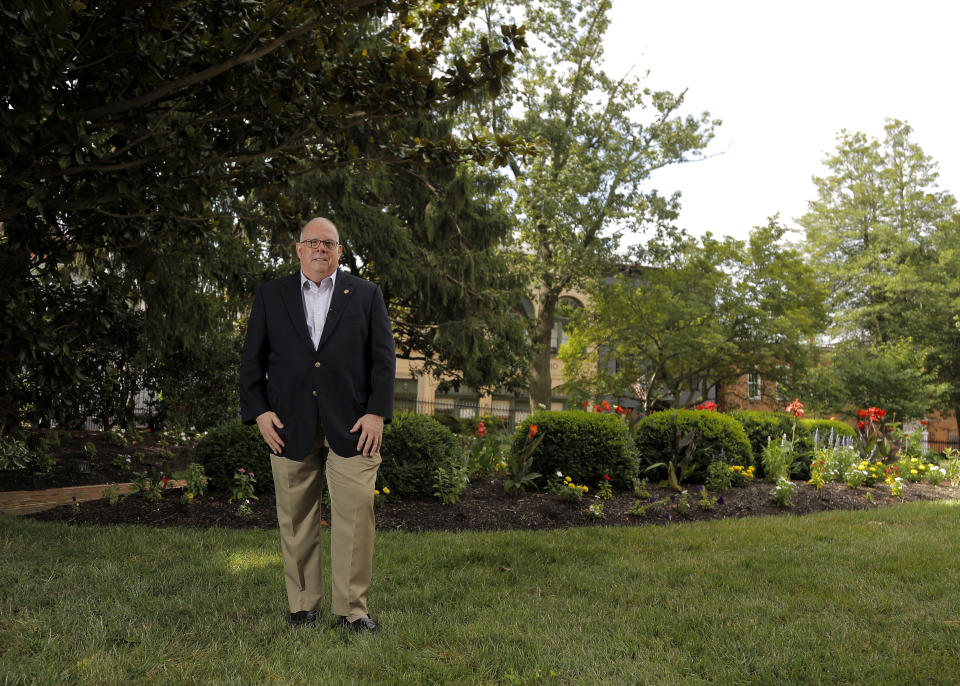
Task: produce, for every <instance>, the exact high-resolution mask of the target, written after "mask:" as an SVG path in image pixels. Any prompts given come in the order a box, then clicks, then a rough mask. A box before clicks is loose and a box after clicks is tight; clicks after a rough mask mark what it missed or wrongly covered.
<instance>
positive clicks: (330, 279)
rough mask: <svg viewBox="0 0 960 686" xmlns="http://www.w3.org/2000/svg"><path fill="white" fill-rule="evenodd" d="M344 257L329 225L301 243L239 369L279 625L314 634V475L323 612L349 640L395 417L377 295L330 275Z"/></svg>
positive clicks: (265, 302) (392, 362) (362, 603)
mask: <svg viewBox="0 0 960 686" xmlns="http://www.w3.org/2000/svg"><path fill="white" fill-rule="evenodd" d="M342 254H343V246H342V245H341V244H340V235H339V232H338V231H337V227H336V226H334V224H333V222H331V221H330V220H328V219H322V218H318V219H312V220H311V221H309V222H308V223H307V224H306V225H305V226H304V227H303V230H302V231H301V233H300V240H299V241H298V242H297V256H298V257H299V258H300V272H299V273H298V274H294V275H291V276H287V277H283V278H280V279H276V280H275V281H270V282H267V283H264V284H262V285H261V286H260V287H259V288H258V289H257V293H256V296H255V298H254V301H253V310H252V311H251V313H250V321H249V323H248V325H247V336H246V341H245V342H244V346H243V357H242V361H241V364H240V405H241V410H242V417H243V421H244V423H246V424H253V423H254V422H256V424H257V427H258V428H259V429H260V433H261V434H262V435H263V440H264V441H265V442H266V444H267V446H268V447H269V448H270V451H271V452H272V454H271V456H270V462H271V466H272V468H273V481H274V486H275V489H276V494H277V521H278V523H279V525H280V539H281V544H282V550H283V571H284V577H285V580H286V587H287V599H288V600H289V603H290V618H289V623H290V624H291V625H294V626H303V625H307V626H312V625H314V624H316V621H317V617H318V613H319V608H320V604H321V602H322V600H323V570H322V558H321V546H320V531H321V529H320V527H321V517H320V501H321V498H322V495H323V480H322V476H321V471H322V470H323V466H324V464H323V461H324V458H326V481H327V486H328V488H329V489H330V509H331V531H330V535H331V542H330V558H331V559H330V566H331V575H330V576H331V587H332V594H331V609H332V610H333V613H334V614H335V615H338V623H339V624H341V625H343V626H346V627H348V628H350V629H351V630H352V631H355V632H364V631H371V632H372V631H376V630H377V625H376V623H375V622H374V621H373V619H371V618H370V615H369V612H368V611H367V591H368V590H369V588H370V579H371V576H372V566H373V538H374V514H373V491H374V486H375V483H376V478H377V468H378V467H379V466H380V444H381V441H382V438H383V425H384V422H389V421H390V418H391V416H392V414H393V388H394V377H395V371H396V358H395V348H394V342H393V332H392V331H391V329H390V321H389V319H388V318H387V308H386V305H385V304H384V301H383V294H382V293H381V292H380V289H379V288H378V287H377V286H376V285H375V284H373V283H370V282H369V281H364V280H363V279H359V278H357V277H356V276H353V275H351V274H348V273H345V272H342V271H340V270H338V269H337V265H338V263H339V261H340V256H341V255H342Z"/></svg>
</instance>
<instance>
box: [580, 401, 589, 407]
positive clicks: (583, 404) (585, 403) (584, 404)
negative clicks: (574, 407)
mask: <svg viewBox="0 0 960 686" xmlns="http://www.w3.org/2000/svg"><path fill="white" fill-rule="evenodd" d="M589 404H590V401H589V400H584V401H583V402H582V403H580V407H586V406H587V405H589Z"/></svg>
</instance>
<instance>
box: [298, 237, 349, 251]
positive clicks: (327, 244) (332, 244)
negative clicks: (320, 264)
mask: <svg viewBox="0 0 960 686" xmlns="http://www.w3.org/2000/svg"><path fill="white" fill-rule="evenodd" d="M297 242H298V243H301V244H303V245H308V246H310V248H312V249H313V250H316V249H317V248H319V247H320V246H321V245H322V246H323V247H324V248H326V249H327V250H333V249H334V248H336V247H337V246H338V245H340V244H339V243H338V242H337V241H331V240H329V239H328V240H320V239H319V238H308V239H306V240H303V241H297Z"/></svg>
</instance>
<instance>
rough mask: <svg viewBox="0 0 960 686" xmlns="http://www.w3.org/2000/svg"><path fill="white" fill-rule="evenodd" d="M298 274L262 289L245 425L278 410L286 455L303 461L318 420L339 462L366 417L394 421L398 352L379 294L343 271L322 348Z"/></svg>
mask: <svg viewBox="0 0 960 686" xmlns="http://www.w3.org/2000/svg"><path fill="white" fill-rule="evenodd" d="M300 288H301V286H300V272H299V271H298V272H297V273H296V274H293V275H291V276H285V277H282V278H280V279H276V280H274V281H268V282H267V283H264V284H262V285H261V286H260V287H259V288H257V293H256V296H255V297H254V300H253V310H252V311H251V313H250V321H249V323H248V324H247V335H246V339H245V341H244V344H243V355H242V358H241V363H240V410H241V418H242V419H243V422H244V424H254V423H255V422H256V419H257V417H258V416H259V415H261V414H263V413H264V412H266V411H268V410H273V411H274V412H276V413H277V416H278V417H280V421H281V422H283V429H278V430H277V433H278V434H279V435H280V438H281V439H282V440H283V442H284V448H283V452H282V453H281V455H283V456H284V457H288V458H290V459H292V460H298V461H300V460H303V459H305V458H306V457H307V455H308V454H309V453H310V449H311V448H312V447H313V442H314V439H315V437H316V431H317V419H318V417H319V419H320V421H321V422H322V423H323V431H324V433H325V434H326V437H327V442H328V443H329V444H330V447H331V448H332V449H333V452H335V453H336V454H338V455H341V456H343V457H350V456H353V455H356V454H357V441H359V439H360V431H357V432H356V433H350V429H351V428H352V427H353V425H354V424H355V423H356V422H357V420H358V419H359V418H360V417H361V416H362V415H364V414H376V415H380V416H381V417H383V418H384V421H385V422H389V421H390V420H391V418H392V416H393V392H394V378H395V376H396V348H395V346H394V341H393V331H392V330H391V328H390V320H389V319H388V317H387V307H386V304H385V303H384V301H383V294H382V293H381V292H380V288H379V287H378V286H377V285H376V284H374V283H371V282H370V281H365V280H363V279H360V278H358V277H356V276H353V275H352V274H348V273H346V272H342V271H339V270H338V271H337V278H336V281H335V283H334V291H333V296H332V298H331V300H330V310H329V312H328V313H327V319H326V321H325V323H324V326H323V333H322V335H321V337H320V344H319V345H318V346H317V347H316V348H314V347H313V343H312V342H311V341H310V334H309V332H308V331H307V320H306V315H305V314H304V310H303V296H302V295H301V291H300Z"/></svg>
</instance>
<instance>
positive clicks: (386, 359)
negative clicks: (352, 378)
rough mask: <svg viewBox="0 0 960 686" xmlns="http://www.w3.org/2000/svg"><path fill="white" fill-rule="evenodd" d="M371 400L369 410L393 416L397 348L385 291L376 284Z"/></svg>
mask: <svg viewBox="0 0 960 686" xmlns="http://www.w3.org/2000/svg"><path fill="white" fill-rule="evenodd" d="M369 345H370V350H369V355H370V400H369V401H368V403H367V412H368V413H370V414H377V415H380V416H381V417H383V419H384V421H385V422H389V421H390V420H391V419H392V418H393V394H394V382H395V379H396V376H397V357H396V355H397V350H396V345H395V344H394V340H393V330H392V329H391V328H390V318H389V317H388V316H387V305H386V303H385V302H384V300H383V293H382V292H381V291H380V287H379V286H377V287H376V290H375V293H374V296H373V302H372V304H371V308H370V337H369Z"/></svg>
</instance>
